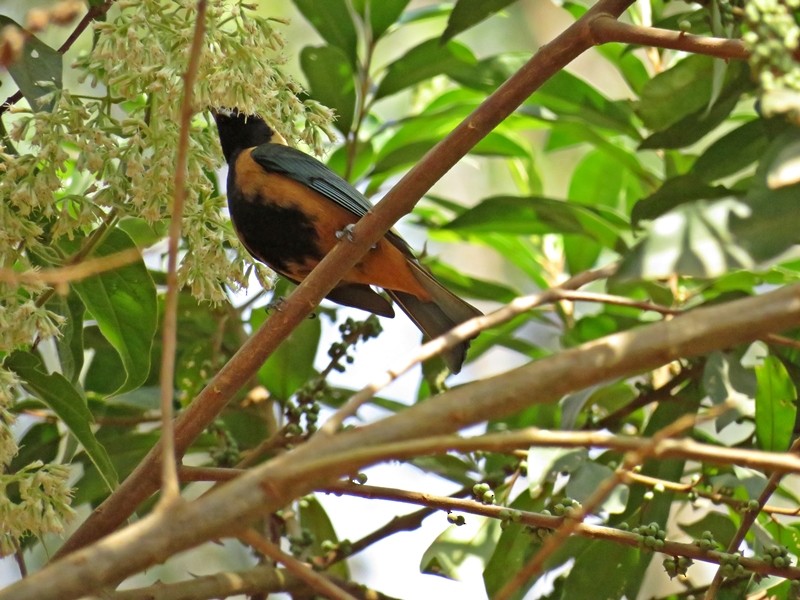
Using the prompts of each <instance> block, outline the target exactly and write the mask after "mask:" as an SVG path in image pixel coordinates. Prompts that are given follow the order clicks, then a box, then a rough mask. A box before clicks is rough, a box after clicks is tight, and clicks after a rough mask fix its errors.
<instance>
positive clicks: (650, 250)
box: [617, 199, 755, 279]
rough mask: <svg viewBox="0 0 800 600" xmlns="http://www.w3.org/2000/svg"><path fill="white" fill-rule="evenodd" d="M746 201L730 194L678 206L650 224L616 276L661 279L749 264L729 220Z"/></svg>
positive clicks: (701, 274)
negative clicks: (711, 200) (733, 233)
mask: <svg viewBox="0 0 800 600" xmlns="http://www.w3.org/2000/svg"><path fill="white" fill-rule="evenodd" d="M747 212H748V209H747V207H746V206H745V205H744V204H743V203H742V202H739V201H736V200H733V199H726V200H721V201H718V202H715V203H713V204H712V203H707V202H705V201H699V202H694V203H691V204H685V205H682V206H679V207H678V208H677V209H675V210H673V211H671V212H669V213H667V214H665V215H662V216H661V217H659V218H657V219H656V220H655V221H653V222H652V223H651V224H650V226H649V227H648V231H647V234H646V236H645V237H644V239H642V241H641V242H639V243H638V244H637V245H636V246H634V247H633V249H632V250H631V251H630V253H629V254H628V255H627V256H626V257H625V258H624V259H623V261H622V264H621V265H620V268H619V270H618V272H617V276H618V277H620V278H641V279H662V278H665V277H669V276H671V275H673V274H674V273H679V274H682V275H688V276H691V277H715V276H717V275H720V274H722V273H725V272H726V271H729V270H733V269H749V268H752V267H753V266H754V265H755V261H754V259H753V257H752V256H751V255H750V254H749V253H748V252H747V251H746V250H745V249H744V248H742V247H741V245H740V244H738V243H737V241H736V239H735V238H734V236H733V235H732V234H731V231H730V223H731V222H732V221H733V220H734V219H735V218H736V215H737V214H741V215H746V214H747Z"/></svg>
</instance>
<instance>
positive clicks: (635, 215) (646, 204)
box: [631, 173, 730, 225]
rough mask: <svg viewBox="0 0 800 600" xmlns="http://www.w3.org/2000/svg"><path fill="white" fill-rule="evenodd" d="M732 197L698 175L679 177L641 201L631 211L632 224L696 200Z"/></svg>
mask: <svg viewBox="0 0 800 600" xmlns="http://www.w3.org/2000/svg"><path fill="white" fill-rule="evenodd" d="M729 195H730V190H728V189H726V188H725V187H723V186H721V185H717V186H710V185H708V184H707V183H706V182H705V180H703V179H701V178H700V177H698V176H697V175H694V174H691V173H689V174H687V175H678V176H677V177H673V178H671V179H667V180H666V181H665V182H664V183H663V184H662V185H661V187H660V188H658V190H656V191H655V192H653V193H652V194H650V195H649V196H647V197H646V198H642V199H641V200H639V201H638V202H637V203H636V204H635V205H634V207H633V211H631V222H632V224H633V225H637V224H638V223H639V221H642V220H644V219H649V220H650V219H655V218H656V217H660V216H661V215H663V214H664V213H666V212H669V211H670V210H672V209H673V208H676V207H678V206H680V205H682V204H685V203H687V202H694V201H695V200H713V199H715V198H724V197H725V196H729Z"/></svg>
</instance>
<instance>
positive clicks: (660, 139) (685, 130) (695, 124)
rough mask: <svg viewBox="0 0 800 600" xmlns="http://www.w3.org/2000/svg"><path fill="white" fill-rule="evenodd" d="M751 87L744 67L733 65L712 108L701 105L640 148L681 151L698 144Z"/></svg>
mask: <svg viewBox="0 0 800 600" xmlns="http://www.w3.org/2000/svg"><path fill="white" fill-rule="evenodd" d="M752 85H753V83H752V82H751V80H750V72H749V70H748V69H747V67H746V66H745V65H743V64H740V63H735V64H732V65H731V67H730V68H729V69H728V79H727V81H726V83H725V86H724V88H723V89H722V91H721V92H720V94H719V98H718V100H717V102H715V103H714V105H713V106H712V107H711V108H707V107H706V106H705V105H704V106H703V107H702V108H698V109H697V110H695V111H694V112H691V113H689V114H686V115H685V116H683V117H682V118H680V119H679V120H676V121H673V122H671V124H670V125H669V126H667V127H663V128H660V129H659V130H657V131H656V132H655V133H653V134H652V135H651V136H650V137H648V138H647V139H645V140H644V141H643V142H642V143H641V144H640V146H639V148H640V149H653V148H683V147H685V146H689V145H691V144H693V143H695V142H697V141H698V140H700V139H701V138H702V137H703V136H704V135H706V134H707V133H708V132H710V131H711V130H713V129H714V128H715V127H717V126H718V125H719V124H720V123H722V121H724V120H725V118H726V117H727V116H728V115H729V114H730V113H731V111H732V110H733V109H734V107H735V106H736V104H737V103H738V102H739V98H740V97H741V96H742V94H743V93H744V92H745V91H746V90H747V89H749V88H751V87H752ZM709 93H710V92H709ZM664 106H670V104H669V103H668V102H667V103H666V104H664Z"/></svg>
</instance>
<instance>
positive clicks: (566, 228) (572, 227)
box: [445, 196, 626, 252]
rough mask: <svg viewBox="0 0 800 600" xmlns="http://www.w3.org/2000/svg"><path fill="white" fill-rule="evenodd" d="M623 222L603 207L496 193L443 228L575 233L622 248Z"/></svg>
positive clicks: (519, 232)
mask: <svg viewBox="0 0 800 600" xmlns="http://www.w3.org/2000/svg"><path fill="white" fill-rule="evenodd" d="M623 226H624V221H622V220H621V219H619V218H618V217H617V216H616V215H615V214H614V213H613V212H612V211H610V210H608V209H605V208H602V207H590V206H584V205H582V204H576V203H572V202H564V201H562V200H554V199H552V198H541V197H535V196H532V197H517V196H496V197H494V198H488V199H486V200H483V201H482V202H481V203H480V204H478V205H477V206H475V207H473V208H471V209H470V210H468V211H466V212H465V213H464V214H462V215H460V216H459V217H456V218H455V219H454V220H453V221H451V222H450V223H449V224H448V225H446V226H445V229H450V230H453V231H460V232H469V233H480V232H504V233H513V234H524V235H536V234H543V233H575V234H580V235H583V236H585V237H588V238H590V239H593V240H595V241H597V242H598V243H600V244H601V245H603V246H605V247H606V248H610V249H612V250H616V251H618V252H622V251H624V250H625V248H626V244H625V241H624V240H623V239H622V237H621V235H620V233H619V228H620V227H623Z"/></svg>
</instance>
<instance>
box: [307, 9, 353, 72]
mask: <svg viewBox="0 0 800 600" xmlns="http://www.w3.org/2000/svg"><path fill="white" fill-rule="evenodd" d="M292 1H293V2H294V5H295V6H296V7H297V10H299V11H300V14H302V15H303V16H304V17H305V18H306V20H307V21H308V22H309V23H311V25H313V26H314V29H316V30H317V32H318V33H319V34H320V35H321V36H322V39H324V40H325V41H326V42H328V43H329V44H330V45H331V46H336V47H337V48H340V49H341V50H342V52H344V55H345V56H346V57H347V59H348V60H349V61H350V64H351V65H352V66H354V67H355V65H356V63H357V55H356V52H357V49H358V34H357V33H356V27H355V24H354V23H353V19H352V16H351V14H350V9H349V8H348V6H347V1H346V0H325V1H324V2H319V1H318V0H292Z"/></svg>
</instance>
